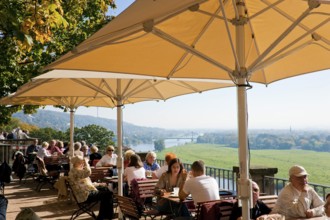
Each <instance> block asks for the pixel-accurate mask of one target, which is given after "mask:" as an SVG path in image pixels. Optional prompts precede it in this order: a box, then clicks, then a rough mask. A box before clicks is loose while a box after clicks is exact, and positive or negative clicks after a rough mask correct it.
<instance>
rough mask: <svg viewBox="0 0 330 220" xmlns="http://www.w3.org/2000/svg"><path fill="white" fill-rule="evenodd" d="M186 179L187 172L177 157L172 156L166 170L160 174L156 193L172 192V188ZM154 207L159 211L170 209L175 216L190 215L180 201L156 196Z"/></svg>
mask: <svg viewBox="0 0 330 220" xmlns="http://www.w3.org/2000/svg"><path fill="white" fill-rule="evenodd" d="M186 179H187V172H186V170H185V169H184V168H183V165H182V163H181V162H180V160H179V159H178V158H174V159H172V160H171V161H170V162H169V165H168V170H167V171H166V172H165V173H163V174H162V175H161V177H160V178H159V180H158V183H157V184H156V188H155V193H156V195H159V196H162V195H164V193H166V192H173V189H174V188H176V187H178V188H180V187H182V186H183V184H184V183H185V181H186ZM156 209H157V210H158V211H159V212H168V211H169V210H172V212H173V214H174V215H175V216H190V214H189V211H188V209H187V207H186V206H182V204H181V203H177V202H172V201H170V200H168V199H165V198H161V197H159V198H158V201H157V207H156Z"/></svg>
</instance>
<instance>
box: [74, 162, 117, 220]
mask: <svg viewBox="0 0 330 220" xmlns="http://www.w3.org/2000/svg"><path fill="white" fill-rule="evenodd" d="M71 163H72V168H71V169H70V172H69V181H70V184H71V186H72V190H73V193H74V194H75V195H76V197H77V200H78V202H79V203H81V202H85V201H88V202H93V201H100V209H99V214H98V216H97V220H102V219H112V217H113V194H112V192H111V191H109V189H108V187H106V186H101V185H97V184H93V183H92V181H91V179H90V178H89V176H90V175H91V172H92V171H91V168H90V166H89V164H88V163H87V160H86V159H84V158H83V157H81V156H74V157H72V158H71Z"/></svg>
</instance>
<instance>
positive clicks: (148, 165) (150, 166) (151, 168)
mask: <svg viewBox="0 0 330 220" xmlns="http://www.w3.org/2000/svg"><path fill="white" fill-rule="evenodd" d="M156 159H157V155H156V153H155V152H153V151H149V152H148V153H147V155H146V160H145V161H144V162H143V167H144V169H145V170H146V172H147V173H146V175H147V177H152V176H154V175H155V172H156V170H158V169H159V168H160V166H159V164H158V163H157V161H156Z"/></svg>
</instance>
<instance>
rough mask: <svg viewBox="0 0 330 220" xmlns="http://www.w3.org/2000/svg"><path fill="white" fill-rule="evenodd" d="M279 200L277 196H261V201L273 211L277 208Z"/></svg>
mask: <svg viewBox="0 0 330 220" xmlns="http://www.w3.org/2000/svg"><path fill="white" fill-rule="evenodd" d="M277 198H278V196H277V195H267V196H259V200H261V201H262V202H263V203H265V204H266V205H267V206H268V208H270V209H273V208H274V207H275V204H276V202H277Z"/></svg>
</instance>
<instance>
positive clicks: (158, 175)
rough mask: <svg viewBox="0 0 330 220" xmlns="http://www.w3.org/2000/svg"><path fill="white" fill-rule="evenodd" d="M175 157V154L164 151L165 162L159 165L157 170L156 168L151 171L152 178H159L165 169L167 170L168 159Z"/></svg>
mask: <svg viewBox="0 0 330 220" xmlns="http://www.w3.org/2000/svg"><path fill="white" fill-rule="evenodd" d="M174 158H176V155H175V154H174V153H171V152H169V153H166V154H165V164H164V165H163V166H161V167H160V168H159V169H158V170H156V171H155V172H154V173H153V176H152V177H153V178H154V179H159V178H160V176H161V175H162V174H163V173H165V172H166V171H167V170H168V164H169V163H170V161H171V160H172V159H174Z"/></svg>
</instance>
